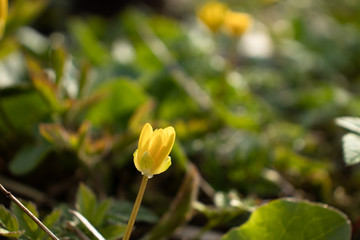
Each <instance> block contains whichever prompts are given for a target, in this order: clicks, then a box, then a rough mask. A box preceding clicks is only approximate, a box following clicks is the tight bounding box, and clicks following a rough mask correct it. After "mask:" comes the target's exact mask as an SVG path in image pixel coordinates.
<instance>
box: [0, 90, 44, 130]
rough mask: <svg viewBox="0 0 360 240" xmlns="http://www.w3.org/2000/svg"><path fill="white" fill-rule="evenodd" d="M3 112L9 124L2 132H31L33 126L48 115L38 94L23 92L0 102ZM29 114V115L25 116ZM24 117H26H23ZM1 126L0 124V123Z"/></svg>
mask: <svg viewBox="0 0 360 240" xmlns="http://www.w3.org/2000/svg"><path fill="white" fill-rule="evenodd" d="M1 105H2V107H3V111H4V113H5V114H6V116H7V119H8V122H9V124H11V126H8V127H6V128H4V129H1V130H3V131H13V133H14V132H15V131H16V132H18V131H19V132H22V131H24V132H29V133H30V132H31V130H32V129H33V126H34V125H35V124H38V123H39V121H41V119H43V118H44V117H45V116H47V115H48V113H49V108H48V107H47V106H46V104H45V102H44V101H43V99H41V96H40V94H38V93H37V92H34V91H32V92H23V93H19V94H14V95H11V96H8V97H6V98H3V99H2V101H1ZM27 112H31V114H26V115H25V113H27ZM25 116H26V117H25ZM0 124H2V122H1V123H0Z"/></svg>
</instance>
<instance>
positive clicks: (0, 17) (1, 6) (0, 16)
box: [0, 0, 8, 38]
mask: <svg viewBox="0 0 360 240" xmlns="http://www.w3.org/2000/svg"><path fill="white" fill-rule="evenodd" d="M7 13H8V0H0V38H1V37H2V35H3V32H4V28H5V23H6V18H7Z"/></svg>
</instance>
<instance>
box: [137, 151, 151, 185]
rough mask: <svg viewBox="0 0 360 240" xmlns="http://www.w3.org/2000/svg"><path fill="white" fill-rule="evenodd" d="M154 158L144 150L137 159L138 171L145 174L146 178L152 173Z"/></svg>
mask: <svg viewBox="0 0 360 240" xmlns="http://www.w3.org/2000/svg"><path fill="white" fill-rule="evenodd" d="M153 163H154V160H153V159H152V158H151V155H150V154H149V152H148V151H145V153H144V155H143V156H142V158H141V159H140V161H139V168H140V172H141V173H142V174H143V175H144V176H147V177H148V178H151V177H152V176H153V175H154V173H153V171H152V168H153Z"/></svg>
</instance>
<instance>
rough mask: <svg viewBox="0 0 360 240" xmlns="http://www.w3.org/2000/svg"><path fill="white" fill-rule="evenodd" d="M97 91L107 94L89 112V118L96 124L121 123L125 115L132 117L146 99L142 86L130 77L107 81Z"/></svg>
mask: <svg viewBox="0 0 360 240" xmlns="http://www.w3.org/2000/svg"><path fill="white" fill-rule="evenodd" d="M97 91H98V92H99V93H104V94H105V96H104V97H103V99H102V100H100V101H99V102H98V103H96V104H95V105H94V106H93V107H92V108H91V109H89V112H88V119H89V120H90V121H91V122H92V123H93V124H94V125H96V126H99V125H103V124H104V125H113V126H114V125H115V126H116V125H119V122H124V120H123V118H124V117H130V115H131V113H132V112H133V111H135V109H136V108H137V107H139V106H140V105H141V104H142V103H144V102H145V101H146V95H145V93H144V92H143V90H142V89H141V87H140V86H138V85H137V84H135V83H134V82H131V81H130V80H129V79H116V80H113V81H108V82H105V83H104V84H103V85H102V86H99V88H98V90H97ZM126 122H127V121H126Z"/></svg>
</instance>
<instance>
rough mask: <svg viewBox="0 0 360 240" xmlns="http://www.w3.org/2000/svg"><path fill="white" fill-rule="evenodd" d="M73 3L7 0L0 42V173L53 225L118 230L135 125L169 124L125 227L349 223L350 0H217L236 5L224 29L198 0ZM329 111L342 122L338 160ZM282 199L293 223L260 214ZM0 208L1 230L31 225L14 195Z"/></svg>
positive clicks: (156, 229)
mask: <svg viewBox="0 0 360 240" xmlns="http://www.w3.org/2000/svg"><path fill="white" fill-rule="evenodd" d="M74 2H76V1H70V0H68V1H65V0H51V1H50V0H31V1H29V0H14V1H10V6H9V7H10V10H9V15H8V20H7V24H6V28H5V31H4V34H3V36H2V39H1V40H0V134H1V136H2V137H1V139H0V166H1V168H0V175H1V177H0V182H1V183H3V185H4V186H6V187H7V188H9V190H10V191H12V192H13V193H14V194H15V195H19V196H21V197H22V198H24V199H27V200H31V201H33V202H34V203H29V202H27V201H26V204H27V206H28V207H29V208H30V210H32V211H33V212H34V213H36V214H37V215H40V219H43V220H44V222H45V223H46V222H48V224H49V226H51V229H52V230H53V231H54V232H55V233H56V234H57V235H58V236H59V237H61V238H64V239H66V238H70V239H79V238H80V237H79V236H80V235H81V234H84V235H86V236H87V237H88V238H90V239H95V238H96V235H97V234H100V235H101V236H102V237H104V238H105V239H116V238H119V237H120V236H121V235H122V234H123V231H124V226H125V224H126V222H127V220H128V217H129V215H130V211H131V208H132V202H133V200H134V199H135V192H136V190H137V188H138V180H139V179H140V174H139V173H138V172H137V171H136V169H135V167H134V166H133V153H134V150H135V149H136V143H137V138H138V136H139V134H140V131H141V127H142V126H143V125H144V124H145V123H146V122H151V123H152V124H153V126H154V127H155V128H161V127H164V126H169V125H171V126H174V129H175V131H176V136H177V140H176V142H175V144H174V149H173V151H172V152H171V153H170V156H171V160H172V163H173V164H172V166H171V167H170V168H169V170H168V171H167V172H166V173H165V174H163V175H161V176H155V177H154V178H153V179H151V181H149V188H148V189H147V191H146V192H145V198H144V202H143V205H144V206H145V207H143V208H142V209H140V212H139V216H138V218H137V222H136V228H135V230H134V235H133V236H134V239H140V238H148V239H161V238H168V239H171V238H172V236H174V234H180V236H181V237H182V238H194V239H195V238H199V239H201V237H202V236H203V235H204V236H205V235H206V234H215V235H216V234H217V235H216V236H218V238H220V236H222V235H224V234H225V235H224V237H223V239H231V238H230V237H231V236H234V235H235V236H236V237H237V236H238V234H240V233H243V234H249V238H248V239H252V238H254V237H253V235H251V234H254V233H255V234H265V231H267V230H266V229H265V230H264V229H259V227H260V225H258V224H257V221H258V220H259V221H260V220H261V221H264V225H266V226H269V227H274V228H276V227H277V228H276V231H275V229H274V230H273V231H269V234H275V233H277V230H279V231H280V230H284V231H285V233H287V232H288V231H294V232H296V233H301V231H302V230H301V227H303V224H301V222H308V221H309V219H310V218H311V219H316V218H318V219H322V217H323V216H329V219H328V220H326V221H325V220H324V221H323V223H319V225H318V228H314V232H313V233H314V234H325V235H324V236H328V237H329V238H330V239H331V237H333V236H332V234H335V233H331V232H330V231H325V230H324V229H323V228H328V229H332V227H335V226H341V227H342V228H341V229H340V228H339V231H343V233H344V234H345V235H346V237H347V238H350V236H349V234H350V233H349V231H350V230H349V229H350V224H349V221H348V219H347V217H346V216H345V215H344V214H346V215H347V216H348V218H349V219H350V220H351V221H352V222H353V223H354V226H353V229H352V234H353V236H352V237H353V239H357V238H358V236H360V231H359V229H358V228H357V227H356V226H357V225H356V223H357V222H358V221H359V219H360V218H359V216H360V211H359V209H358V207H357V206H359V203H360V202H359V199H358V197H357V196H358V195H359V193H360V191H359V188H358V186H357V185H358V184H357V183H358V182H359V177H360V175H359V171H354V170H356V169H357V168H358V166H357V165H355V164H356V163H358V162H359V159H360V158H359V149H360V147H359V146H360V137H359V134H360V131H359V120H358V118H357V116H359V114H360V111H359V109H360V98H359V96H358V91H359V89H360V88H359V87H360V85H359V81H358V79H359V70H358V65H359V63H360V54H359V52H360V45H359V41H358V39H359V37H360V25H359V21H358V16H359V14H360V12H359V9H360V6H359V3H357V2H356V1H344V2H336V4H335V2H332V1H326V0H319V1H305V2H299V1H296V0H288V1H276V0H256V1H253V0H244V1H241V2H239V1H233V0H227V1H223V2H222V3H223V4H224V6H225V5H227V6H228V7H229V9H231V11H234V12H241V13H246V16H250V17H251V25H250V26H247V27H248V29H247V31H246V32H244V33H243V35H241V36H234V35H231V34H228V32H227V31H223V30H224V29H222V28H221V26H220V25H219V24H220V23H219V24H218V23H217V25H216V28H218V27H219V26H220V27H219V29H217V30H216V31H211V30H209V29H208V28H207V26H206V25H204V24H203V23H202V22H201V20H200V19H199V18H198V17H197V13H199V9H201V7H202V6H203V4H205V3H206V1H202V2H196V1H193V2H191V1H187V2H184V1H182V2H181V4H180V3H178V2H179V1H169V3H167V4H166V5H164V6H163V7H164V9H162V10H163V11H162V12H165V13H166V14H164V15H159V14H157V13H156V11H154V10H152V9H149V8H146V7H144V6H136V7H128V8H124V9H122V10H121V11H119V12H116V13H114V15H111V16H110V15H108V16H106V17H104V16H100V15H98V14H80V13H79V14H74V12H73V11H72V10H71V6H72V4H75V3H74ZM165 2H167V1H165ZM170 2H171V4H176V3H177V4H178V5H177V6H174V5H171V4H170ZM175 2H176V3H175ZM98 4H100V3H98ZM104 4H105V3H104ZM89 5H90V3H89ZM89 5H88V4H86V6H83V7H84V9H85V8H86V7H88V6H89ZM221 5H222V4H221ZM170 6H171V7H170ZM114 11H115V10H114ZM116 11H117V10H116ZM340 116H355V117H341V118H339V117H340ZM334 119H337V120H336V123H337V124H338V125H339V126H341V127H343V128H345V129H346V130H348V131H350V132H351V133H346V134H345V135H344V137H343V148H344V159H345V163H346V164H345V165H344V164H343V161H342V159H341V146H340V145H341V144H340V143H339V142H340V136H341V134H342V132H341V129H340V128H338V127H335V124H334ZM44 196H45V197H44ZM282 197H294V198H296V199H307V200H309V201H300V200H291V201H289V200H286V199H282ZM269 199H280V200H274V201H272V202H270V203H268V204H266V205H262V204H263V203H264V201H267V200H269ZM310 201H312V202H310ZM313 202H321V203H322V204H317V203H313ZM325 204H326V205H325ZM260 205H262V206H260ZM328 205H330V206H333V207H334V208H337V209H339V211H342V212H344V214H342V213H339V211H338V210H334V209H333V208H330V207H328ZM4 206H6V207H8V208H5V207H4ZM259 206H260V207H259ZM294 208H298V210H299V209H301V210H303V211H300V212H299V214H298V215H297V217H298V218H296V219H295V222H300V223H299V224H296V225H294V228H291V229H288V228H287V229H280V225H276V224H275V222H267V221H268V220H269V221H270V220H271V219H273V221H280V222H281V221H288V220H289V219H290V217H291V216H293V215H291V214H292V213H293V210H294ZM37 209H38V210H37ZM149 209H151V210H149ZM179 209H181V210H182V211H179ZM69 210H70V211H69ZM38 211H39V213H38ZM267 211H269V212H271V217H272V218H271V219H268V218H266V217H264V214H265V215H266V214H267V213H266V212H267ZM0 212H1V214H0V216H1V217H0V235H1V236H7V237H12V238H18V239H29V238H31V239H37V238H38V237H39V238H40V239H41V238H45V235H44V234H43V233H42V232H41V231H40V230H39V229H38V228H37V226H35V225H33V223H31V222H30V221H28V219H27V218H26V217H25V216H23V215H22V213H21V212H20V211H19V210H18V209H16V207H15V206H13V205H11V206H10V205H9V204H8V203H7V202H6V201H4V203H3V206H1V207H0ZM273 212H274V213H273ZM43 216H47V217H45V218H43ZM289 216H290V217H289ZM46 219H48V220H46ZM331 219H332V220H333V222H331V221H330V220H331ZM290 220H291V219H290ZM292 220H294V219H292ZM313 221H316V220H313ZM274 224H275V226H273V225H274ZM337 224H340V225H337ZM184 226H185V228H181V227H184ZM189 226H190V227H194V228H195V233H193V234H192V235H191V236H186V234H187V231H186V230H183V229H186V227H189ZM94 229H95V230H96V231H94ZM230 229H234V230H230ZM315 231H319V232H316V233H315ZM227 232H228V233H227ZM345 235H344V236H345ZM298 236H300V235H298ZM174 238H175V237H174ZM285 238H286V237H284V239H285ZM309 239H310V237H309ZM320 239H321V238H320ZM333 239H336V236H335V238H334V237H333ZM337 239H343V238H337Z"/></svg>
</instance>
